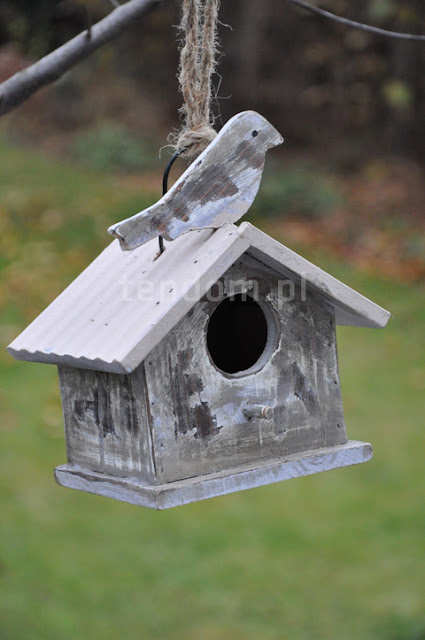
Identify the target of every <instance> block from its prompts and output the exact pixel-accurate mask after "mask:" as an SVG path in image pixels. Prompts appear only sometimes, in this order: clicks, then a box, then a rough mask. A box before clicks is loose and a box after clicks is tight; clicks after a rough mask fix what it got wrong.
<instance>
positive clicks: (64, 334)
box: [8, 222, 390, 373]
mask: <svg viewBox="0 0 425 640" xmlns="http://www.w3.org/2000/svg"><path fill="white" fill-rule="evenodd" d="M245 252H247V253H249V254H250V255H252V256H254V257H255V258H258V259H259V260H261V262H263V263H265V264H267V265H268V266H270V267H271V268H272V269H273V270H275V271H276V272H278V273H280V274H282V275H283V276H285V277H290V278H292V279H294V280H298V281H299V280H300V279H301V278H304V279H305V281H306V284H307V287H310V288H311V289H313V290H315V291H316V292H319V293H320V294H321V295H322V296H323V297H324V298H325V299H326V300H327V301H328V303H330V304H331V305H332V306H333V307H334V308H335V312H336V321H337V323H338V324H345V325H351V326H358V327H384V326H385V325H386V323H387V322H388V319H389V317H390V314H389V313H388V311H385V310H384V309H382V308H381V307H379V306H378V305H376V304H374V303H373V302H371V301H370V300H368V299H367V298H365V297H364V296H362V295H360V294H359V293H357V292H356V291H353V290H352V289H350V287H347V286H346V285H344V284H343V283H342V282H340V281H338V280H336V279H335V278H333V277H332V276H330V275H329V274H327V273H326V272H325V271H323V270H322V269H319V268H318V267H316V266H314V265H313V264H312V263H311V262H308V261H307V260H305V259H304V258H302V257H301V256H299V255H297V254H296V253H294V252H293V251H291V250H290V249H288V248H287V247H285V246H283V245H282V244H280V243H279V242H276V241H275V240H273V239H272V238H270V237H269V236H267V235H266V234H264V233H262V232H261V231H259V230H258V229H256V228H255V227H253V226H252V225H251V224H249V223H247V222H244V223H242V224H241V225H240V226H239V227H237V226H235V225H233V224H226V225H224V226H223V227H221V228H220V229H217V230H211V229H203V230H201V231H191V232H190V233H187V234H185V235H182V236H180V237H179V238H177V239H176V240H174V241H173V242H170V243H166V251H165V253H164V254H163V255H162V256H160V258H158V259H156V258H157V255H158V242H157V240H156V239H155V240H151V241H150V242H148V243H147V244H145V245H143V246H141V247H139V248H138V249H135V250H134V251H130V252H126V251H122V250H121V249H120V246H119V243H118V240H114V241H113V242H112V243H111V244H110V245H109V246H108V247H107V248H106V249H105V250H104V251H103V252H102V253H101V254H100V255H99V256H98V257H97V258H96V260H94V262H92V264H90V265H89V266H88V267H87V269H86V270H85V271H83V273H82V274H81V275H80V276H79V277H78V278H77V279H76V280H75V281H74V282H73V283H72V284H70V286H69V287H68V288H67V289H65V291H64V292H63V293H62V294H61V295H60V296H58V298H56V300H54V301H53V302H52V303H51V304H50V305H49V306H48V307H47V309H45V311H43V312H42V313H41V314H40V315H39V316H38V317H37V318H36V319H35V320H34V321H33V322H32V323H31V324H30V325H29V326H28V327H27V328H26V329H25V330H24V331H23V332H22V333H21V334H20V335H19V336H18V337H17V338H16V339H15V340H14V341H13V342H12V343H11V344H10V345H9V347H8V351H9V353H11V355H12V356H14V357H15V358H16V359H18V360H30V361H35V362H46V363H50V364H65V365H70V366H76V367H81V368H86V369H96V370H99V371H110V372H114V373H129V372H131V371H133V370H134V369H135V368H136V367H137V366H138V365H139V364H140V363H141V362H142V360H144V359H145V358H146V356H147V355H148V354H149V353H150V351H151V350H152V349H153V348H154V347H155V346H156V345H157V344H158V343H159V342H160V341H161V340H162V339H163V338H164V337H165V336H166V335H167V333H168V332H169V331H171V329H172V328H173V327H174V326H175V325H176V324H177V322H179V321H180V320H181V318H183V317H184V316H185V315H186V313H187V312H188V311H190V309H191V308H192V307H193V305H194V304H195V303H196V302H197V301H198V300H199V299H200V298H201V297H202V296H203V295H204V294H205V293H206V292H207V291H208V290H209V289H210V287H211V286H212V285H213V284H214V283H215V282H216V281H217V280H218V279H219V278H220V277H221V276H222V275H223V274H224V273H225V272H226V271H227V269H229V267H230V266H231V265H232V264H233V263H234V262H235V261H236V260H237V259H238V258H239V257H240V256H241V255H242V254H243V253H245Z"/></svg>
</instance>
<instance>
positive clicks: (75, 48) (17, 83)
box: [0, 0, 162, 116]
mask: <svg viewBox="0 0 425 640" xmlns="http://www.w3.org/2000/svg"><path fill="white" fill-rule="evenodd" d="M161 2H162V0H129V2H127V3H126V4H124V5H121V6H119V7H118V8H117V9H115V10H114V11H112V12H111V13H110V14H109V15H108V16H106V18H103V20H100V21H99V22H98V23H97V24H95V25H93V26H90V27H89V29H88V30H86V31H85V32H84V33H80V34H79V35H78V36H76V37H75V38H73V39H72V40H69V42H66V43H65V44H64V45H62V46H61V47H59V48H58V49H56V50H55V51H53V52H52V53H49V54H48V55H47V56H45V57H44V58H41V60H38V62H35V63H34V64H33V65H31V66H30V67H27V68H26V69H23V71H18V73H15V75H14V76H12V77H11V78H8V79H7V80H5V82H3V83H2V84H0V116H2V115H4V114H5V113H8V112H9V111H11V110H12V109H14V108H15V107H17V106H19V105H20V104H21V103H22V102H25V100H27V99H28V98H29V97H30V96H31V95H32V94H33V93H35V92H36V91H38V90H39V89H41V88H42V87H44V86H45V85H47V84H50V83H51V82H54V81H55V80H57V79H58V78H60V77H61V76H63V74H64V73H66V72H67V71H69V69H71V68H72V67H73V66H75V65H76V64H77V63H78V62H80V61H81V60H83V59H84V58H86V57H87V56H89V55H90V54H91V53H93V52H94V51H96V50H97V49H99V47H102V46H103V45H104V44H106V43H107V42H109V41H110V40H112V39H113V38H115V37H116V36H118V35H119V34H120V33H122V32H123V31H124V30H125V29H126V28H127V27H129V26H130V24H131V23H133V22H135V21H136V20H137V19H138V18H141V17H142V16H144V15H146V14H147V13H148V12H149V11H151V10H152V9H154V8H155V7H157V6H158V5H159V4H160V3H161Z"/></svg>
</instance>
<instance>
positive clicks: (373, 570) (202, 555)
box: [0, 141, 425, 640]
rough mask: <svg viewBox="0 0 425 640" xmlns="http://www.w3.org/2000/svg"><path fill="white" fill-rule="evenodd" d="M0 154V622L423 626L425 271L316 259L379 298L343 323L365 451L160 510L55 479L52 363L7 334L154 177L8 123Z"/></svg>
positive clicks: (408, 635) (271, 634)
mask: <svg viewBox="0 0 425 640" xmlns="http://www.w3.org/2000/svg"><path fill="white" fill-rule="evenodd" d="M0 161H1V167H2V168H1V171H0V229H1V235H0V266H1V268H2V280H1V284H0V305H1V314H2V324H1V329H0V331H1V338H2V351H1V356H0V375H1V389H0V403H1V423H0V426H1V429H0V437H1V444H0V451H1V471H0V473H1V486H0V492H1V529H0V583H1V599H0V637H1V638H2V639H3V638H4V639H5V640H74V639H75V638H91V639H93V640H96V639H98V638H99V639H100V638H101V639H102V640H112V639H115V638H126V639H127V640H133V639H134V640H136V638H137V639H140V638H142V639H144V638H147V639H150V638H152V639H158V640H162V639H164V640H165V639H170V638H171V639H173V640H198V639H202V640H227V639H229V640H230V639H234V638H241V639H242V638H243V639H244V640H258V639H259V638H261V639H262V640H277V639H282V638H291V639H294V640H304V639H305V640H314V639H320V640H322V639H323V640H324V639H335V640H336V639H338V640H341V639H342V640H354V639H356V640H357V639H359V638H362V640H369V639H377V640H381V639H382V640H423V639H424V638H425V595H424V594H425V506H424V489H425V479H424V464H423V455H424V452H423V449H422V447H423V445H424V435H423V429H424V396H425V349H424V324H425V295H424V294H425V287H424V285H423V284H422V285H421V284H416V285H403V284H397V283H394V282H392V281H390V280H389V279H387V280H384V279H379V278H377V277H374V276H373V275H371V274H366V273H360V272H358V271H355V270H352V269H350V267H349V265H346V264H345V265H344V264H342V263H335V262H332V261H331V260H330V259H329V258H323V259H321V261H320V266H322V267H323V268H326V269H329V271H330V272H331V273H332V274H333V275H335V276H336V277H339V278H341V279H342V280H344V281H345V282H346V283H347V284H349V285H351V286H353V287H354V288H356V289H358V290H360V291H361V292H362V293H364V294H365V295H367V296H369V297H371V298H372V299H374V300H375V301H376V302H378V303H379V304H381V305H382V306H384V307H386V308H388V309H390V310H391V312H392V313H393V318H392V320H391V321H390V324H389V326H388V327H387V328H386V329H385V330H382V331H373V330H366V329H355V328H340V329H339V353H340V361H341V377H342V384H343V394H344V404H345V411H346V422H347V429H348V433H349V436H350V438H351V439H358V440H366V441H370V442H372V444H373V446H374V450H375V457H374V459H373V460H372V461H371V462H369V463H367V464H365V465H361V466H358V467H352V468H348V469H340V470H335V471H331V472H328V473H323V474H319V475H317V476H311V477H308V478H303V479H297V480H293V481H290V482H284V483H281V484H277V485H271V486H267V487H262V488H260V489H255V490H251V491H246V492H242V493H237V494H233V495H230V496H226V497H222V498H216V499H214V500H210V501H206V502H201V503H197V504H193V505H187V506H185V507H180V508H177V509H172V510H169V511H165V512H154V511H150V510H148V509H142V508H137V507H134V506H131V505H127V504H121V503H119V502H115V501H112V500H108V499H106V498H101V497H96V496H92V495H89V494H84V493H79V492H74V491H71V490H66V489H62V488H60V487H58V486H56V485H55V483H54V480H53V469H54V467H55V466H56V465H58V464H62V463H63V462H65V444H64V438H63V433H62V418H61V410H60V402H59V391H58V385H57V380H56V371H55V369H54V367H49V366H43V365H36V364H29V363H16V362H14V361H13V360H12V358H10V357H9V356H8V355H7V353H6V352H5V350H4V347H5V345H6V344H7V343H8V342H9V341H10V340H11V339H12V338H13V337H14V336H15V335H16V334H17V333H18V332H19V331H20V330H21V328H23V327H24V326H25V324H27V323H28V321H29V320H30V319H31V318H33V317H34V316H35V315H36V314H37V313H39V312H40V311H41V310H42V309H43V308H44V306H45V305H46V304H47V303H48V302H49V301H50V300H51V299H53V298H54V297H55V296H56V295H57V294H58V293H59V292H60V291H61V290H62V288H63V287H64V286H65V285H66V284H67V283H68V282H70V280H71V279H72V278H73V277H74V276H75V275H76V274H77V273H79V271H80V270H81V269H82V268H83V267H84V266H85V265H86V264H88V263H89V261H90V260H91V259H92V258H93V257H94V256H95V255H96V254H97V252H98V251H99V250H100V249H101V248H102V247H103V246H105V245H106V244H107V242H108V237H107V235H106V233H105V228H106V227H107V226H108V225H109V224H111V223H112V222H115V221H117V220H118V219H120V218H122V217H125V216H127V215H130V214H132V213H134V212H135V211H137V210H139V209H141V208H143V207H144V206H147V205H148V204H150V203H151V202H152V201H153V199H154V197H155V196H154V194H155V189H157V191H158V192H159V189H160V185H159V184H158V185H156V183H155V182H154V181H153V182H152V186H151V187H149V188H150V193H148V194H146V180H144V181H143V183H140V185H138V183H137V180H135V181H130V180H127V179H124V178H120V177H117V176H116V175H105V174H101V173H96V172H95V171H93V170H87V169H84V170H83V169H81V168H78V167H76V166H71V165H67V164H66V163H63V162H59V161H58V160H57V159H56V160H49V159H48V158H46V157H41V156H40V155H39V154H36V153H35V152H34V151H29V150H26V151H25V152H24V151H23V150H22V149H17V148H16V147H14V146H11V145H10V144H8V143H7V142H6V141H2V144H1V145H0ZM281 239H283V238H281ZM307 257H309V256H307Z"/></svg>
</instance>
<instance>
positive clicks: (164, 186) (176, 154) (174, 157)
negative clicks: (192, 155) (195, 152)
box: [158, 149, 186, 255]
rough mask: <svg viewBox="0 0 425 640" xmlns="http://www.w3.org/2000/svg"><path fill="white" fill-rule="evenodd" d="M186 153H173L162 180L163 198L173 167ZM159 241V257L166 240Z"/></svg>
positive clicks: (159, 239) (180, 150)
mask: <svg viewBox="0 0 425 640" xmlns="http://www.w3.org/2000/svg"><path fill="white" fill-rule="evenodd" d="M185 151H186V149H179V150H178V151H176V152H175V153H173V155H172V156H171V158H170V160H169V162H168V164H167V166H166V167H165V171H164V175H163V178H162V195H163V196H165V194H166V193H167V191H168V176H169V175H170V171H171V167H172V166H173V164H174V163H175V161H176V160H177V158H178V157H179V156H181V154H182V153H184V152H185ZM158 241H159V255H162V254H163V253H164V251H165V246H164V238H163V237H162V236H158Z"/></svg>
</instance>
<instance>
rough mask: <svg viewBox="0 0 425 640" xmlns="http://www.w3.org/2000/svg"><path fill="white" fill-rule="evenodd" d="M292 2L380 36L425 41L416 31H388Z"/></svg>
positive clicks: (301, 0) (347, 25)
mask: <svg viewBox="0 0 425 640" xmlns="http://www.w3.org/2000/svg"><path fill="white" fill-rule="evenodd" d="M288 2H291V3H292V4H296V5H297V6H299V7H302V8H303V9H306V10H307V11H311V12H312V13H316V14H317V15H319V16H322V17H323V18H328V19H329V20H333V21H334V22H338V23H339V24H343V25H345V26H346V27H352V28H353V29H361V31H370V32H371V33H376V34H377V35H379V36H385V37H387V38H398V39H399V40H416V41H421V42H423V41H425V35H415V34H414V33H402V32H400V31H387V29H380V28H379V27H373V26H372V25H370V24H363V23H362V22H354V21H353V20H348V19H347V18H342V17H341V16H337V15H335V14H334V13H331V12H330V11H325V10H324V9H319V7H315V6H314V5H312V4H309V3H308V2H304V0H288Z"/></svg>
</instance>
